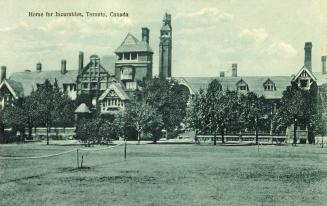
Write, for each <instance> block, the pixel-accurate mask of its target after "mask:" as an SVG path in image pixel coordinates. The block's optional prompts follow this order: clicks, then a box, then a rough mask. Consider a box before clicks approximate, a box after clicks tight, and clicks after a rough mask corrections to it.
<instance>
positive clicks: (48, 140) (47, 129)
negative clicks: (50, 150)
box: [47, 126, 49, 145]
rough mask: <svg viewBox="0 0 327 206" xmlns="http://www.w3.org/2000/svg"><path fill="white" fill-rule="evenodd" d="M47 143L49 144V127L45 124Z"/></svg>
mask: <svg viewBox="0 0 327 206" xmlns="http://www.w3.org/2000/svg"><path fill="white" fill-rule="evenodd" d="M47 145H49V127H48V126H47Z"/></svg>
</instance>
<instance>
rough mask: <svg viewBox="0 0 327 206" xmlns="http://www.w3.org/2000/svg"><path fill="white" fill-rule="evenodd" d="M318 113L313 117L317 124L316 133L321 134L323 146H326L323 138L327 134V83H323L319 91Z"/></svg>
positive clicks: (314, 122)
mask: <svg viewBox="0 0 327 206" xmlns="http://www.w3.org/2000/svg"><path fill="white" fill-rule="evenodd" d="M319 93H320V95H319V99H318V103H317V111H318V112H317V113H316V114H315V115H314V116H313V118H312V124H313V125H315V133H316V134H319V135H320V136H321V147H323V146H324V143H323V138H324V136H326V135H327V85H326V84H325V85H323V86H321V88H320V91H319Z"/></svg>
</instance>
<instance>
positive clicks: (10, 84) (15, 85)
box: [0, 79, 24, 99]
mask: <svg viewBox="0 0 327 206" xmlns="http://www.w3.org/2000/svg"><path fill="white" fill-rule="evenodd" d="M4 86H6V87H7V88H8V90H9V91H10V93H11V95H12V96H13V97H14V98H15V99H18V97H21V96H23V92H24V89H23V86H22V84H21V83H19V82H16V81H13V80H8V79H5V80H3V82H1V84H0V89H1V88H2V87H4Z"/></svg>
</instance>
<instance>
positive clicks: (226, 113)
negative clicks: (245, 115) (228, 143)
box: [217, 90, 240, 143]
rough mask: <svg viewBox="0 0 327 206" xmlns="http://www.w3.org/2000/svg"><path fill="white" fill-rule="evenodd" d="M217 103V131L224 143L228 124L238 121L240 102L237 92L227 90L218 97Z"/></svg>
mask: <svg viewBox="0 0 327 206" xmlns="http://www.w3.org/2000/svg"><path fill="white" fill-rule="evenodd" d="M218 105H219V106H218V108H219V109H218V110H217V113H218V116H219V117H220V118H219V131H220V134H221V138H222V143H225V131H226V129H227V127H228V125H231V124H232V122H237V121H238V114H239V109H240V103H239V98H238V94H237V92H235V91H229V90H227V91H226V92H225V94H223V95H222V96H221V97H220V100H219V102H218Z"/></svg>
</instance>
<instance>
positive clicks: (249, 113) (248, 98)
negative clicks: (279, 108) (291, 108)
mask: <svg viewBox="0 0 327 206" xmlns="http://www.w3.org/2000/svg"><path fill="white" fill-rule="evenodd" d="M265 105H266V102H265V98H264V97H263V96H261V97H258V96H257V95H256V94H255V93H253V92H249V93H247V95H245V96H243V101H242V107H243V108H242V116H243V117H242V119H243V120H245V122H247V125H246V126H247V128H251V129H254V131H255V143H256V144H257V145H258V144H259V134H258V132H259V131H258V130H259V121H260V119H263V118H264V117H265V115H267V110H266V107H265Z"/></svg>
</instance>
